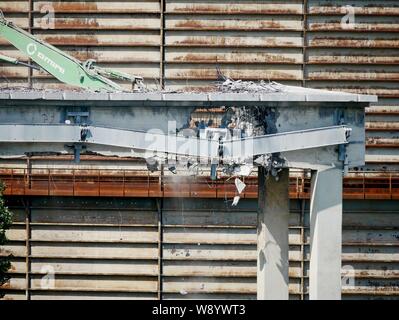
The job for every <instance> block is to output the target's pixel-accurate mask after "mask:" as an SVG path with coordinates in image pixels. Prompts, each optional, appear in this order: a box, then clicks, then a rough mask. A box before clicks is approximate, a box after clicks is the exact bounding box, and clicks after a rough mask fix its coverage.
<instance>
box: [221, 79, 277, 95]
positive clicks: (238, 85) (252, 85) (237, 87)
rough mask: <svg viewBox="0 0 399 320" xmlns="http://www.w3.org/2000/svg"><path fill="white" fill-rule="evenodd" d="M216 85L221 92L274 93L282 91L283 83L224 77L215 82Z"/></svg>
mask: <svg viewBox="0 0 399 320" xmlns="http://www.w3.org/2000/svg"><path fill="white" fill-rule="evenodd" d="M216 87H217V88H218V90H219V91H221V92H233V93H274V92H281V91H283V87H284V86H283V85H282V84H280V83H277V82H265V81H263V80H261V81H260V82H258V83H256V82H253V81H242V80H232V79H229V78H226V79H225V80H224V81H223V82H217V84H216Z"/></svg>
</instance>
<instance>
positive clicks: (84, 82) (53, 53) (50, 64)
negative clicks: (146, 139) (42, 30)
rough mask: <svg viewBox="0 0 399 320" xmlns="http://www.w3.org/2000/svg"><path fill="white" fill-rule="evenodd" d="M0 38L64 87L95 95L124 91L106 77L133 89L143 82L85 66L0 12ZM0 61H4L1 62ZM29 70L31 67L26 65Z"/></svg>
mask: <svg viewBox="0 0 399 320" xmlns="http://www.w3.org/2000/svg"><path fill="white" fill-rule="evenodd" d="M0 36H2V37H4V38H5V39H7V41H8V42H10V43H11V44H12V45H13V46H14V47H15V48H17V49H18V50H19V51H21V52H23V53H24V54H26V55H27V56H29V57H30V59H32V60H33V61H34V62H36V63H37V64H38V65H39V66H40V67H41V68H42V69H43V70H45V71H47V72H48V73H50V74H51V75H53V76H54V77H55V78H57V79H58V80H60V81H61V82H63V83H66V84H69V85H72V86H77V87H81V88H84V89H89V90H94V91H109V92H115V91H125V90H124V89H123V88H122V87H121V86H119V85H118V84H117V83H115V82H113V81H112V80H110V79H108V78H107V77H111V78H114V79H119V80H123V81H130V82H131V83H132V86H133V90H134V89H135V86H136V85H138V86H139V87H142V86H143V78H142V77H138V76H132V75H129V74H126V73H122V72H120V71H116V70H110V69H105V68H100V67H97V66H96V65H95V61H94V60H88V61H86V62H84V63H82V62H81V61H79V60H77V59H75V58H74V57H71V56H70V55H68V54H66V53H65V52H63V51H61V50H59V49H57V48H56V47H54V46H52V45H50V44H48V43H46V42H44V41H42V40H40V39H37V38H36V37H34V36H33V35H31V34H30V33H28V32H26V31H24V30H23V29H21V28H19V27H17V26H15V25H14V24H13V23H11V22H9V21H7V20H6V19H5V18H4V15H3V13H2V12H1V11H0ZM1 57H3V58H2V59H1ZM1 57H0V59H1V60H3V61H7V62H10V63H14V64H15V63H17V64H24V63H21V62H19V61H18V60H16V59H13V58H10V57H6V56H3V55H1ZM28 66H30V65H28Z"/></svg>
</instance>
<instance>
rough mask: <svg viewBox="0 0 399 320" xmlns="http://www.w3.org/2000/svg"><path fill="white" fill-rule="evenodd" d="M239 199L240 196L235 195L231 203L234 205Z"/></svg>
mask: <svg viewBox="0 0 399 320" xmlns="http://www.w3.org/2000/svg"><path fill="white" fill-rule="evenodd" d="M239 201H240V196H235V197H234V199H233V203H232V204H231V205H232V206H233V207H235V206H236V205H237V204H238V202H239Z"/></svg>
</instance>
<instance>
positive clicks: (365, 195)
mask: <svg viewBox="0 0 399 320" xmlns="http://www.w3.org/2000/svg"><path fill="white" fill-rule="evenodd" d="M0 179H1V180H2V181H4V183H5V184H6V187H7V188H6V190H5V195H8V196H11V195H30V196H38V195H42V196H77V197H80V196H88V197H98V196H101V197H166V198H169V197H183V198H184V197H189V198H223V199H224V198H232V197H234V196H236V195H237V191H236V188H235V186H234V183H233V182H232V180H231V179H230V180H228V179H220V180H218V181H216V182H215V181H212V180H210V178H208V177H195V178H193V177H180V178H179V184H178V185H177V184H176V180H175V177H169V176H159V175H158V176H150V175H149V174H148V173H147V174H143V173H137V172H136V173H135V172H134V170H76V169H73V170H71V169H65V170H60V169H40V170H38V169H34V170H33V171H32V173H31V174H30V180H29V184H28V183H27V180H26V170H25V169H1V170H0ZM244 182H245V183H246V184H247V188H246V189H245V191H244V192H243V194H242V198H249V199H253V198H257V179H256V177H246V178H245V179H244ZM289 192H290V198H291V199H308V198H309V196H310V180H309V179H305V178H303V177H300V176H298V177H291V178H290V189H289ZM343 194H344V198H345V199H398V198H399V174H393V173H353V174H351V175H350V176H348V177H346V178H345V179H344V192H343Z"/></svg>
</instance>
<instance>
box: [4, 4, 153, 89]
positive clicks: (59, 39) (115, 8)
mask: <svg viewBox="0 0 399 320" xmlns="http://www.w3.org/2000/svg"><path fill="white" fill-rule="evenodd" d="M29 2H30V1H16V2H14V1H12V2H11V1H1V2H0V8H1V9H2V10H3V11H4V14H5V15H6V17H7V19H9V20H11V21H13V22H15V23H16V24H17V25H18V26H20V27H22V28H25V29H27V30H29V31H31V32H32V33H33V34H34V35H37V36H38V37H39V38H41V39H43V40H45V41H47V42H49V43H50V44H53V45H56V46H57V47H59V48H60V49H61V50H64V51H65V52H67V53H69V54H71V55H72V56H74V57H76V58H78V59H80V60H82V61H84V60H87V59H95V60H96V61H97V62H98V63H99V64H101V65H102V66H104V67H111V68H114V69H117V70H121V71H125V72H128V73H130V74H139V75H141V76H144V77H145V78H146V80H147V82H148V83H149V84H150V85H155V84H156V83H159V76H160V71H159V70H160V45H161V36H160V26H161V23H160V3H159V1H158V0H141V1H140V0H131V1H130V0H129V1H112V0H110V1H86V2H76V1H54V0H53V1H38V0H31V3H32V8H31V9H32V10H31V11H30V12H31V19H29V18H28V12H29ZM47 9H50V10H53V11H54V19H50V20H49V22H50V24H49V23H47V20H45V19H43V17H45V15H46V10H47ZM43 26H44V28H43ZM0 51H1V52H2V53H4V54H7V55H10V56H15V57H18V58H22V60H21V61H24V60H26V58H27V57H21V56H20V54H19V53H18V52H17V51H16V50H14V49H13V47H11V46H9V45H8V43H7V41H6V40H5V39H0ZM1 74H2V75H4V76H5V77H6V78H7V79H5V78H4V77H3V79H2V80H1V83H2V86H4V85H7V84H8V86H14V85H23V84H25V85H26V83H27V81H26V79H27V78H28V77H29V70H27V69H26V68H21V67H13V66H2V68H1ZM31 78H32V83H33V86H34V87H35V88H54V87H65V86H64V85H62V84H60V83H59V82H58V81H57V80H55V79H54V78H53V77H51V76H50V75H48V74H47V73H45V72H40V71H36V70H34V71H33V74H32V76H31ZM127 87H129V85H127Z"/></svg>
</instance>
